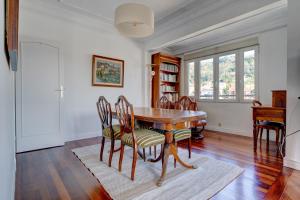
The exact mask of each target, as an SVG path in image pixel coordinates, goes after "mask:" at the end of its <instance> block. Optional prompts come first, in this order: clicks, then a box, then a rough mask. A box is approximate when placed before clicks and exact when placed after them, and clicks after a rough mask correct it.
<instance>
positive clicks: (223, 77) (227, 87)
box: [219, 54, 236, 100]
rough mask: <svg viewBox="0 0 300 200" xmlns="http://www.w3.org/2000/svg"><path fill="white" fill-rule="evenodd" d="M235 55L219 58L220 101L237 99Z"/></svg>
mask: <svg viewBox="0 0 300 200" xmlns="http://www.w3.org/2000/svg"><path fill="white" fill-rule="evenodd" d="M235 57H236V56H235V54H230V55H225V56H220V57H219V99H228V100H233V99H236V84H235V80H236V77H235V76H236V65H235V59H236V58H235Z"/></svg>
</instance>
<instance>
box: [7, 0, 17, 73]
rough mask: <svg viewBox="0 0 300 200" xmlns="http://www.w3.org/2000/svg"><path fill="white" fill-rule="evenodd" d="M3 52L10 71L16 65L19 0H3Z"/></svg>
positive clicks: (14, 68) (15, 68) (14, 69)
mask: <svg viewBox="0 0 300 200" xmlns="http://www.w3.org/2000/svg"><path fill="white" fill-rule="evenodd" d="M4 19H5V20H4V52H5V55H6V58H7V62H8V64H9V66H10V67H11V70H12V71H17V65H18V43H19V40H18V28H19V0H4Z"/></svg>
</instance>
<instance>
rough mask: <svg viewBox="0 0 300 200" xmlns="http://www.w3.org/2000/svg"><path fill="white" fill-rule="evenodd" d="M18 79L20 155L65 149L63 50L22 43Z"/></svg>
mask: <svg viewBox="0 0 300 200" xmlns="http://www.w3.org/2000/svg"><path fill="white" fill-rule="evenodd" d="M20 47H21V48H20V62H19V63H20V64H19V69H18V72H17V75H16V98H17V100H16V124H17V127H16V130H17V152H23V151H30V150H35V149H41V148H47V147H53V146H60V145H63V144H64V142H63V136H62V132H61V109H62V108H61V107H62V99H63V85H62V79H61V75H62V73H61V72H62V66H61V55H60V48H58V47H56V46H52V45H49V44H46V43H41V42H21V45H20Z"/></svg>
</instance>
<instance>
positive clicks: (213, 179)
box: [72, 143, 243, 200]
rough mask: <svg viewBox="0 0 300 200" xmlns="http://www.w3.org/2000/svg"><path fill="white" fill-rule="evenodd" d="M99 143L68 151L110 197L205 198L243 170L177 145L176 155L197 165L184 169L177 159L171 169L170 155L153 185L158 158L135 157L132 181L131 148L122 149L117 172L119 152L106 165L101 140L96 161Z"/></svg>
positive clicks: (123, 199) (124, 199) (117, 199)
mask: <svg viewBox="0 0 300 200" xmlns="http://www.w3.org/2000/svg"><path fill="white" fill-rule="evenodd" d="M117 146H118V145H117ZM99 147H100V145H93V146H86V147H81V148H77V149H73V150H72V151H73V152H74V153H75V155H76V156H77V157H78V158H79V159H80V160H81V162H82V163H83V164H84V165H85V166H86V167H87V168H88V169H89V170H90V171H91V172H92V173H93V175H94V176H95V177H97V179H98V180H99V182H100V183H101V184H102V185H103V187H104V188H105V189H106V191H107V192H108V193H109V195H110V196H111V197H112V198H113V199H114V200H127V199H128V200H129V199H130V200H131V199H135V200H137V199H143V200H152V199H155V200H168V199H170V200H171V199H172V200H175V199H178V200H182V199H195V200H196V199H197V200H201V199H209V198H211V197H212V196H214V195H215V194H216V193H218V192H219V191H220V190H222V189H223V188H224V187H225V186H226V185H228V184H229V183H230V182H231V181H233V180H234V179H235V178H237V177H238V176H239V175H240V174H241V173H242V172H243V169H242V168H240V167H238V166H235V165H232V164H229V163H226V162H223V161H218V160H215V159H212V158H208V157H205V156H201V155H199V154H196V153H193V154H192V158H191V159H188V152H187V150H184V149H180V148H179V150H178V153H179V155H180V157H181V158H182V159H183V160H184V161H187V162H189V163H191V164H196V165H197V166H198V168H197V169H186V168H183V167H181V166H180V164H179V163H177V167H176V168H175V169H174V164H173V160H174V159H173V157H172V156H170V159H169V163H168V170H167V176H166V179H165V182H164V183H163V185H162V186H161V187H157V186H156V182H157V180H158V179H159V177H160V174H161V162H158V163H149V162H144V161H143V160H142V159H141V158H139V159H138V161H137V166H136V172H135V181H131V179H130V174H131V163H132V149H131V148H129V147H128V148H126V149H125V154H124V158H123V159H124V160H123V167H122V172H121V173H120V172H119V171H118V161H119V152H117V153H114V156H113V161H112V167H111V168H110V167H108V164H107V163H108V150H109V148H110V144H109V143H106V144H105V149H104V153H103V162H100V161H99ZM152 149H153V148H152ZM147 152H148V149H147ZM158 152H159V151H158ZM148 158H149V156H148Z"/></svg>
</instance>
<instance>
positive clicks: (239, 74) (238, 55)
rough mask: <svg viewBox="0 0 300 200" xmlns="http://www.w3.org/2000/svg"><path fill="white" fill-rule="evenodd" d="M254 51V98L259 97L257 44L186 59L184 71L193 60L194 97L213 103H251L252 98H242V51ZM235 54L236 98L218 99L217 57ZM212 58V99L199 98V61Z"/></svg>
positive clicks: (186, 83) (186, 78) (200, 100)
mask: <svg viewBox="0 0 300 200" xmlns="http://www.w3.org/2000/svg"><path fill="white" fill-rule="evenodd" d="M251 50H254V51H255V56H254V58H255V61H254V62H255V98H254V99H259V46H258V45H254V46H249V47H245V48H240V49H235V50H231V51H226V52H222V53H218V54H213V55H208V56H204V57H200V58H197V59H192V60H188V61H186V63H185V67H186V68H185V69H186V72H188V65H189V63H191V62H194V73H195V75H194V78H195V80H194V83H195V94H194V96H192V97H194V98H195V99H196V100H197V101H199V102H211V103H213V102H215V103H251V102H252V100H250V99H249V100H248V99H244V52H246V51H251ZM231 54H235V55H236V58H235V65H236V74H235V84H236V86H235V87H236V99H219V57H221V56H225V55H231ZM211 58H212V59H213V65H214V66H213V70H214V71H213V85H214V94H213V99H201V98H200V96H199V95H200V71H201V70H200V62H201V61H202V60H207V59H211ZM188 76H189V74H188V73H185V76H184V77H185V87H184V89H185V94H186V95H189V85H188Z"/></svg>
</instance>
